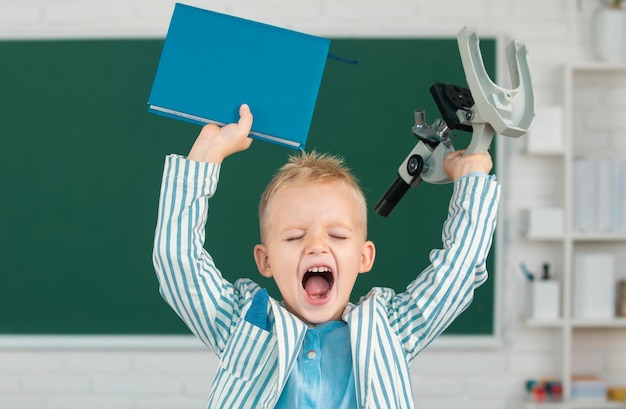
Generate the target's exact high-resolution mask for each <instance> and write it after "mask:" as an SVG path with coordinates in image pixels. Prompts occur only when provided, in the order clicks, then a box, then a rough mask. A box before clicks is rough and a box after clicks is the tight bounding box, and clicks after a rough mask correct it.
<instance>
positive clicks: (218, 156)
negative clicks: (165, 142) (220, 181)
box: [187, 104, 252, 164]
mask: <svg viewBox="0 0 626 409" xmlns="http://www.w3.org/2000/svg"><path fill="white" fill-rule="evenodd" d="M251 128H252V112H250V107H248V105H247V104H243V105H241V107H239V121H238V122H237V123H236V124H235V123H232V124H227V125H224V126H222V127H220V126H218V125H215V124H207V125H205V126H204V127H203V128H202V131H201V132H200V135H198V137H197V138H196V141H195V142H194V144H193V146H192V147H191V150H190V151H189V155H187V159H190V160H195V161H198V162H212V163H217V164H220V163H222V161H223V160H224V158H226V157H227V156H229V155H232V154H233V153H236V152H239V151H243V150H246V149H248V148H249V147H250V144H251V143H252V138H250V137H249V136H248V135H249V134H250V129H251Z"/></svg>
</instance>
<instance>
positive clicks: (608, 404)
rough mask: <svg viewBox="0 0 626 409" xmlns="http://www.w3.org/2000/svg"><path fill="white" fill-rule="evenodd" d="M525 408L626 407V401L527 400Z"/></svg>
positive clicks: (615, 408)
mask: <svg viewBox="0 0 626 409" xmlns="http://www.w3.org/2000/svg"><path fill="white" fill-rule="evenodd" d="M524 408H525V409H565V408H567V409H624V408H626V402H610V401H604V402H597V401H570V402H527V403H525V404H524Z"/></svg>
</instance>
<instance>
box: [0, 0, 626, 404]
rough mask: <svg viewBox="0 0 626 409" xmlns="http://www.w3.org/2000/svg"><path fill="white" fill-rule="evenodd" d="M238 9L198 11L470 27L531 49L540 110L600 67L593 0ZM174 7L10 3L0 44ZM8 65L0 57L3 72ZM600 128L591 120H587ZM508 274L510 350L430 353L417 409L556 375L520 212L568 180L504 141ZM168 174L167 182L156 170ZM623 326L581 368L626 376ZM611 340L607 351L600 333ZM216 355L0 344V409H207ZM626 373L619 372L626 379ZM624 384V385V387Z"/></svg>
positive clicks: (445, 0) (366, 1) (410, 30)
mask: <svg viewBox="0 0 626 409" xmlns="http://www.w3.org/2000/svg"><path fill="white" fill-rule="evenodd" d="M579 2H580V3H582V4H581V6H582V7H581V10H579V9H577V7H576V0H525V1H514V0H390V1H380V0H379V1H375V0H308V1H306V2H304V1H287V0H230V1H217V0H206V1H199V0H196V1H188V2H187V3H188V4H191V5H196V6H199V7H204V8H209V9H213V10H216V11H221V12H226V13H230V14H234V15H238V16H241V17H245V18H251V19H256V20H260V21H263V22H266V23H270V24H276V25H280V26H283V27H287V28H292V29H295V30H299V31H305V32H308V33H311V34H316V35H321V36H327V37H331V36H368V37H372V36H424V35H449V36H454V35H456V32H457V31H458V30H459V29H460V28H461V27H462V26H464V25H469V26H473V27H476V28H477V29H478V31H479V35H480V34H481V33H485V34H503V35H506V36H508V38H516V39H519V40H522V41H524V42H525V43H526V45H527V46H528V49H529V51H530V64H531V70H532V74H533V80H534V86H535V92H536V103H537V105H538V106H539V105H542V104H553V103H559V102H560V86H559V84H560V74H559V67H560V66H561V65H562V63H563V62H565V61H576V60H584V59H589V58H590V55H591V53H590V49H589V39H588V38H589V31H590V27H589V18H590V15H591V12H592V10H593V9H594V8H595V7H596V6H597V0H580V1H579ZM173 3H174V2H173V1H169V0H168V1H166V0H19V1H18V0H0V39H17V38H65V37H133V36H135V37H162V36H164V34H165V31H166V29H167V24H168V22H169V17H170V15H171V10H172V7H173ZM1 61H2V56H0V64H1ZM590 120H592V119H590ZM505 150H506V155H505V156H504V158H503V162H502V169H503V171H504V170H506V171H507V175H506V176H507V180H506V181H505V187H504V188H505V194H504V209H503V212H504V214H503V221H504V223H503V224H502V225H501V226H500V228H501V231H502V232H506V237H504V244H505V246H504V257H505V258H504V260H505V261H504V263H503V265H504V269H503V270H502V271H500V272H499V274H500V279H501V280H502V283H503V288H502V290H503V297H502V303H501V304H502V305H501V306H500V307H499V311H500V318H501V326H502V328H501V330H502V334H501V335H502V341H503V345H502V346H501V347H497V348H490V349H472V348H455V349H431V350H428V351H426V352H424V353H423V354H422V356H421V357H420V358H418V359H417V360H416V362H415V363H414V365H413V367H412V373H413V381H414V387H413V388H414V393H415V400H416V403H417V406H418V408H420V409H439V408H446V409H456V408H459V409H460V408H463V409H473V408H477V409H478V408H481V409H484V408H492V409H505V408H506V409H509V408H519V407H521V402H522V400H523V382H524V380H525V379H526V378H529V377H539V376H552V375H556V374H558V365H559V359H560V352H559V349H558V345H559V337H558V335H557V333H555V332H553V331H549V330H538V329H528V328H526V327H525V326H524V324H523V323H522V321H521V320H520V316H521V310H522V307H523V293H524V290H525V285H526V283H525V282H524V280H523V279H522V277H521V274H520V273H519V271H518V270H517V264H518V263H519V261H522V260H526V261H528V262H529V263H530V264H531V265H533V266H539V265H540V263H541V262H542V261H543V260H544V259H545V258H547V257H550V254H549V252H548V251H546V250H542V248H541V247H540V246H537V245H532V244H529V243H527V242H525V241H524V240H523V239H522V238H521V233H520V223H519V220H520V215H519V213H520V212H519V211H520V209H521V208H523V207H526V206H529V205H532V204H535V203H543V204H545V200H546V195H549V192H550V191H551V190H553V189H554V187H555V185H557V184H558V181H555V180H554V179H551V178H549V177H546V174H549V173H547V172H550V170H551V167H550V166H549V164H548V162H546V161H542V160H532V159H529V158H528V157H524V155H522V154H520V143H519V142H512V143H510V144H509V145H508V147H507V149H505ZM155 177H159V175H155ZM625 332H626V331H615V330H607V331H605V332H600V333H599V332H594V333H590V334H589V335H586V334H585V336H583V337H582V340H581V341H577V342H578V343H577V346H579V347H582V348H584V350H585V352H586V353H587V354H588V355H589V356H590V357H591V358H593V359H591V358H583V356H582V355H581V356H580V357H576V364H575V365H576V367H577V368H580V369H581V370H591V371H603V370H605V371H607V372H609V373H615V374H616V379H617V377H618V376H619V374H623V373H625V372H626V347H625V345H626V342H625V341H626V337H625V335H624V333H625ZM598 335H600V338H601V340H602V342H598V338H599V336H598ZM216 365H217V363H216V360H215V358H214V357H213V356H212V355H210V354H209V353H208V352H205V351H204V350H201V349H190V350H178V351H176V350H174V351H173V350H159V349H151V350H148V351H140V350H135V349H126V350H124V349H104V348H103V349H96V350H72V349H69V350H68V349H37V348H23V349H10V350H9V349H6V350H2V349H0V408H7V409H22V408H24V409H56V408H81V409H82V408H87V407H88V408H93V409H96V408H116V409H126V408H128V409H142V408H151V409H159V408H168V409H169V408H177V409H186V408H194V409H197V408H203V407H205V403H204V402H205V398H206V395H207V391H208V388H209V384H210V381H211V377H212V375H213V373H214V371H215V368H216ZM622 376H623V375H622ZM622 381H623V382H626V379H622Z"/></svg>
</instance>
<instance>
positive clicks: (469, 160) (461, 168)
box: [443, 150, 493, 181]
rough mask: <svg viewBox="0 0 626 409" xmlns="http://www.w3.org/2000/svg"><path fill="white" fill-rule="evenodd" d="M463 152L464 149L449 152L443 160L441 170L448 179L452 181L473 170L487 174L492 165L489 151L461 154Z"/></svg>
mask: <svg viewBox="0 0 626 409" xmlns="http://www.w3.org/2000/svg"><path fill="white" fill-rule="evenodd" d="M464 153H465V151H464V150H459V151H454V152H450V153H449V154H448V155H447V156H446V158H445V160H444V161H443V170H444V171H445V172H446V173H447V174H448V176H449V177H450V179H452V180H453V181H454V180H457V179H458V178H460V177H463V176H466V175H469V174H470V173H474V172H482V173H486V174H489V172H490V171H491V168H492V167H493V162H492V160H491V155H490V154H489V152H484V153H472V154H470V155H467V156H463V154H464Z"/></svg>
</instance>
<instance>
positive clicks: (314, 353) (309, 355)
mask: <svg viewBox="0 0 626 409" xmlns="http://www.w3.org/2000/svg"><path fill="white" fill-rule="evenodd" d="M316 356H317V352H315V351H314V350H310V351H309V352H307V353H306V357H307V358H309V359H315V357H316Z"/></svg>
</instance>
